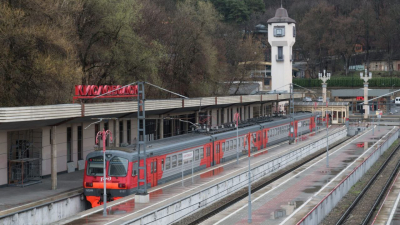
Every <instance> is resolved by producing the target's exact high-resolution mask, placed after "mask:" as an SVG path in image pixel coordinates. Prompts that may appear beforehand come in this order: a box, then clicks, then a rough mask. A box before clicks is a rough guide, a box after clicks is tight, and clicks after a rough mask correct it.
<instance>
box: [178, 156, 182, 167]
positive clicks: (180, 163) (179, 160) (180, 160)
mask: <svg viewBox="0 0 400 225" xmlns="http://www.w3.org/2000/svg"><path fill="white" fill-rule="evenodd" d="M181 165H182V154H179V155H178V166H181Z"/></svg>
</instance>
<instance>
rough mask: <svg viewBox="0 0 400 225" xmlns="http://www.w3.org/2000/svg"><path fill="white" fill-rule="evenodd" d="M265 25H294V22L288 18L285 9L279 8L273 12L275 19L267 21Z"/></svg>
mask: <svg viewBox="0 0 400 225" xmlns="http://www.w3.org/2000/svg"><path fill="white" fill-rule="evenodd" d="M267 23H268V24H270V23H296V21H295V20H294V19H292V18H290V17H289V15H288V13H287V10H286V9H284V8H279V9H277V10H276V12H275V17H273V18H271V19H269V20H268V21H267Z"/></svg>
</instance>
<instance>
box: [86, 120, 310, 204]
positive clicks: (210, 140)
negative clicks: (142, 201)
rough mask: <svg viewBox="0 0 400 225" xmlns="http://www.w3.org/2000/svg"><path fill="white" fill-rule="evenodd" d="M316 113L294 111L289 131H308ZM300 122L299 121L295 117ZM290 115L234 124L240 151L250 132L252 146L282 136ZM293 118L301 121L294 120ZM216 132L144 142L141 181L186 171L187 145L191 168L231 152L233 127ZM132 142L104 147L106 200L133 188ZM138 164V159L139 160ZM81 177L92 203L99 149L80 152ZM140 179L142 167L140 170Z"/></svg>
mask: <svg viewBox="0 0 400 225" xmlns="http://www.w3.org/2000/svg"><path fill="white" fill-rule="evenodd" d="M315 117H316V115H315V114H312V113H296V114H295V116H294V118H295V122H294V134H295V135H296V136H297V135H298V134H300V133H303V134H305V133H308V132H311V131H313V130H314V129H315V127H316V123H315V122H316V120H315ZM299 122H300V123H299ZM289 124H290V119H289V118H286V117H272V118H270V119H269V120H268V122H266V121H265V120H264V122H261V123H253V125H250V126H247V127H243V128H239V139H238V142H239V143H238V144H239V146H238V147H239V150H240V154H247V153H246V149H245V147H244V144H243V143H244V138H245V136H246V135H247V134H248V133H249V132H250V133H251V134H252V135H253V140H254V142H252V143H251V147H252V148H251V149H252V151H257V150H260V149H263V148H266V146H267V144H268V145H272V144H274V143H278V142H282V141H285V140H288V138H289ZM299 124H301V125H300V126H299ZM225 130H227V131H225V132H219V133H211V132H206V133H203V134H201V133H191V134H185V135H179V136H175V137H170V138H164V139H160V140H156V141H152V142H148V143H147V144H148V145H151V148H147V150H146V153H147V155H148V156H147V162H146V163H147V168H146V173H147V174H146V177H147V185H148V186H149V187H154V186H156V185H158V184H162V183H165V182H167V181H170V180H173V179H176V178H179V177H180V176H181V173H182V163H184V165H183V168H184V171H185V172H186V173H190V172H191V169H192V165H191V163H187V162H182V153H185V152H188V151H193V153H194V156H193V157H194V160H193V163H194V170H195V171H199V170H202V169H205V168H208V167H211V166H213V165H217V164H219V163H221V162H224V161H227V160H231V159H234V158H236V144H237V143H236V129H233V128H231V129H227V128H225ZM135 148H136V146H133V145H131V146H127V147H123V148H121V147H120V148H111V147H110V148H108V149H107V150H106V188H107V201H112V200H116V199H118V198H122V197H124V196H127V195H131V194H134V193H135V192H136V190H137V179H138V162H137V159H138V157H137V151H136V150H135ZM140 164H141V166H143V161H141V162H140ZM85 171H86V172H85V174H84V180H83V186H84V193H85V196H86V199H87V200H88V201H89V202H90V203H91V205H92V207H96V206H98V205H100V204H102V201H103V152H102V151H101V150H99V151H94V152H91V153H89V154H88V155H87V157H86V164H85ZM140 177H141V179H143V172H142V174H140Z"/></svg>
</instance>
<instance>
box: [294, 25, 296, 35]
mask: <svg viewBox="0 0 400 225" xmlns="http://www.w3.org/2000/svg"><path fill="white" fill-rule="evenodd" d="M293 37H296V26H293Z"/></svg>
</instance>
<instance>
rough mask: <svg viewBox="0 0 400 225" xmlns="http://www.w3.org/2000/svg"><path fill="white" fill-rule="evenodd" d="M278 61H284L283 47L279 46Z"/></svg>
mask: <svg viewBox="0 0 400 225" xmlns="http://www.w3.org/2000/svg"><path fill="white" fill-rule="evenodd" d="M276 61H283V47H282V46H278V55H277V56H276Z"/></svg>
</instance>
